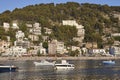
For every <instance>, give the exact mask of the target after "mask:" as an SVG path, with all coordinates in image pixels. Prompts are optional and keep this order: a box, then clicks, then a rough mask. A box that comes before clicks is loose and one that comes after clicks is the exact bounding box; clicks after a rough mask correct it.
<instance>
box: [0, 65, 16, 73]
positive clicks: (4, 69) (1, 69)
mask: <svg viewBox="0 0 120 80" xmlns="http://www.w3.org/2000/svg"><path fill="white" fill-rule="evenodd" d="M17 69H18V67H16V66H14V65H0V72H15V71H17Z"/></svg>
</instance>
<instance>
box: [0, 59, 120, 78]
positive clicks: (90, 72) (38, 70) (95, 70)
mask: <svg viewBox="0 0 120 80" xmlns="http://www.w3.org/2000/svg"><path fill="white" fill-rule="evenodd" d="M119 61H120V60H116V64H115V65H103V64H102V61H101V60H96V61H95V60H73V61H72V60H70V61H69V62H70V63H72V64H74V65H75V69H73V70H60V71H58V70H55V69H54V67H53V66H35V65H34V64H33V62H34V61H23V62H22V61H12V62H10V61H8V62H0V63H5V64H10V63H12V64H14V65H16V66H18V67H19V71H17V72H6V73H0V80H119V78H120V63H119Z"/></svg>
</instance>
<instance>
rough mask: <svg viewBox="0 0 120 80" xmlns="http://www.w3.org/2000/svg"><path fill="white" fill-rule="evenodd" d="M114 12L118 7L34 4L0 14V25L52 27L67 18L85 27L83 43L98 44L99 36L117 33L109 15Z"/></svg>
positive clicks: (115, 23) (116, 28)
mask: <svg viewBox="0 0 120 80" xmlns="http://www.w3.org/2000/svg"><path fill="white" fill-rule="evenodd" d="M115 13H120V6H108V5H98V4H89V3H84V4H79V3H76V2H67V3H61V4H54V3H49V4H36V5H29V6H26V7H24V8H21V9H18V8H16V9H15V10H13V11H12V12H11V11H8V10H7V11H5V12H3V13H2V14H0V25H2V23H3V22H9V23H11V21H13V20H18V21H23V22H27V21H29V22H39V23H41V25H42V26H45V27H48V28H53V27H54V26H59V24H60V23H62V20H69V19H70V20H76V21H77V22H78V23H79V24H81V25H83V26H84V27H85V31H86V34H85V40H84V41H85V42H92V41H97V42H102V36H108V35H109V33H111V32H120V26H119V24H118V23H119V20H118V18H115V17H114V16H113V14H115ZM113 28H115V29H114V30H113ZM106 29H110V32H106ZM57 34H58V33H57ZM60 39H61V38H60ZM111 40H112V39H111Z"/></svg>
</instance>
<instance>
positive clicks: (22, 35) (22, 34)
mask: <svg viewBox="0 0 120 80" xmlns="http://www.w3.org/2000/svg"><path fill="white" fill-rule="evenodd" d="M24 37H25V34H24V33H23V32H22V31H18V32H16V38H17V40H18V41H21V40H23V38H24Z"/></svg>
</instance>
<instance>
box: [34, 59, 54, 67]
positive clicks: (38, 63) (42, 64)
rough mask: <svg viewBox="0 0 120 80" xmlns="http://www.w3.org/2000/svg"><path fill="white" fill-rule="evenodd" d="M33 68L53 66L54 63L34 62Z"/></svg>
mask: <svg viewBox="0 0 120 80" xmlns="http://www.w3.org/2000/svg"><path fill="white" fill-rule="evenodd" d="M34 64H35V66H54V65H55V62H49V61H46V60H41V61H40V62H36V61H35V62H34Z"/></svg>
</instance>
